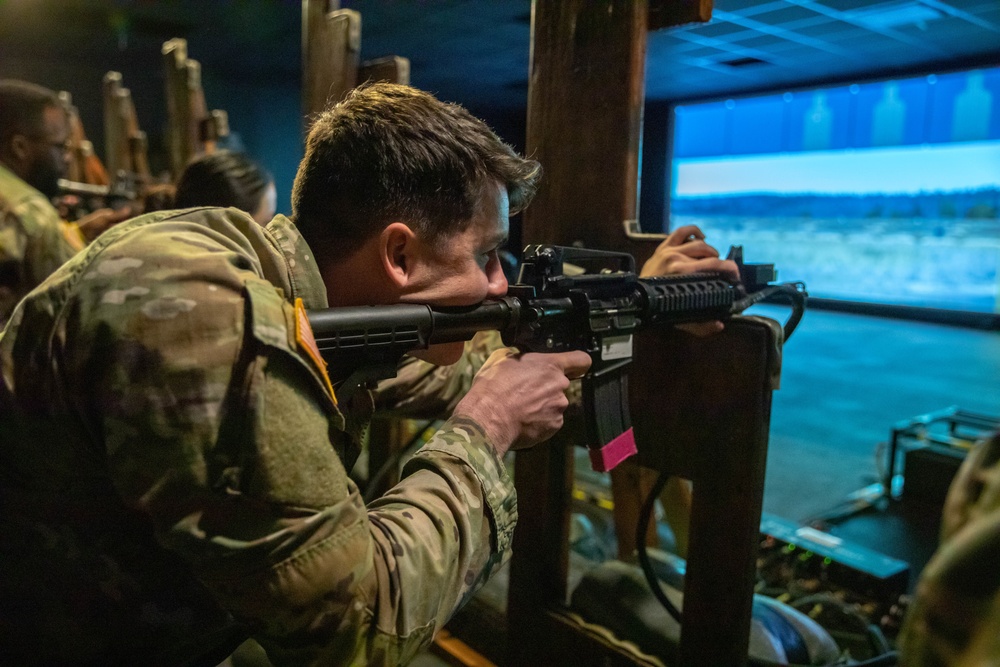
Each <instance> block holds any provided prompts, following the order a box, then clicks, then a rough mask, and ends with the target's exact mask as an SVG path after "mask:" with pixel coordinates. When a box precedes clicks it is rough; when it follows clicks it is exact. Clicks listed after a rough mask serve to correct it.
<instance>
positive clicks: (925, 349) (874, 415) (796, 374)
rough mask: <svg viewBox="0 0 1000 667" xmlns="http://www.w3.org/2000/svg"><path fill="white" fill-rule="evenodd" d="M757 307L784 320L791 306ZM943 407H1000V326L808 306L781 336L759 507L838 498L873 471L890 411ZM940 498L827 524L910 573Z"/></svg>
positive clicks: (791, 509) (928, 544) (900, 413)
mask: <svg viewBox="0 0 1000 667" xmlns="http://www.w3.org/2000/svg"><path fill="white" fill-rule="evenodd" d="M760 310H761V314H767V315H769V316H771V317H774V318H776V319H779V320H783V319H784V317H785V313H787V310H786V309H782V308H780V307H775V306H765V307H761V308H760ZM949 406H958V407H959V408H961V409H963V410H968V411H971V412H977V413H981V414H985V415H992V416H1000V332H996V331H981V330H974V329H962V328H956V327H948V326H942V325H933V324H924V323H919V322H907V321H901V320H890V319H881V318H875V317H865V316H860V315H848V314H844V313H834V312H829V311H816V310H814V311H811V312H807V313H806V315H805V317H804V318H803V320H802V323H801V324H800V325H799V327H798V329H797V330H796V332H795V333H794V335H793V336H792V338H791V340H790V341H788V344H787V345H786V346H785V357H784V365H783V370H782V385H781V389H780V390H779V391H778V392H776V393H775V395H774V405H773V409H772V416H771V442H770V449H769V453H768V461H767V477H766V484H765V490H764V511H765V512H769V513H772V514H776V515H779V516H782V517H785V518H788V519H792V520H795V521H804V520H806V519H808V518H811V517H813V516H816V515H817V514H821V513H823V512H825V511H826V510H828V509H830V508H832V507H834V506H835V505H837V504H838V502H839V501H841V500H842V499H843V498H844V497H845V496H846V495H847V494H849V493H851V492H854V491H856V490H858V489H860V488H862V487H864V486H866V485H869V484H871V483H872V482H875V481H877V480H878V479H879V477H880V476H881V472H882V470H883V469H884V465H885V461H886V453H885V446H884V444H882V445H881V446H880V443H887V442H888V440H889V436H890V433H891V429H892V428H893V426H894V425H895V424H896V423H897V422H900V421H904V420H909V419H911V418H913V417H915V416H917V415H921V414H924V413H928V412H932V411H936V410H940V409H942V408H947V407H949ZM905 497H906V495H905V494H904V498H905ZM938 509H939V508H935V507H933V506H926V505H920V504H916V503H907V502H903V503H898V504H895V505H893V506H891V507H890V508H889V509H888V510H886V511H874V512H865V513H863V514H859V515H858V516H856V517H855V518H852V519H849V520H847V521H846V522H843V523H841V524H840V525H838V526H836V527H833V528H831V532H833V533H834V534H837V535H839V536H841V537H845V538H847V539H850V540H853V541H856V542H858V543H860V544H862V545H863V546H867V547H869V548H872V549H875V550H876V551H881V552H882V553H885V554H887V555H890V556H895V557H897V558H901V559H903V560H907V561H909V562H910V563H911V566H912V568H913V570H914V573H916V572H917V571H919V569H921V568H922V567H923V565H924V563H925V562H926V560H927V558H928V557H929V555H930V552H931V551H932V550H933V547H934V542H935V541H936V529H937V519H938V516H937V512H938ZM928 515H930V516H928Z"/></svg>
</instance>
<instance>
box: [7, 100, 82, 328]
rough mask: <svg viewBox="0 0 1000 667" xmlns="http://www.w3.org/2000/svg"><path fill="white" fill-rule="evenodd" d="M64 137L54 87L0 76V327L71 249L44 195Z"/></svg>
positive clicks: (58, 170) (55, 179)
mask: <svg viewBox="0 0 1000 667" xmlns="http://www.w3.org/2000/svg"><path fill="white" fill-rule="evenodd" d="M68 139H69V123H68V121H67V117H66V113H65V111H64V110H63V107H62V106H61V105H60V102H59V99H58V97H56V95H55V93H53V92H52V91H50V90H47V89H45V88H42V87H40V86H34V85H32V84H28V83H24V82H20V81H0V328H3V325H4V324H5V323H6V321H7V319H8V318H9V317H10V313H11V311H12V310H13V309H14V304H16V303H17V302H18V301H19V300H20V299H21V297H23V296H24V295H25V294H27V293H28V292H29V291H31V289H32V288H34V287H35V286H36V285H38V284H39V283H41V282H42V281H43V280H45V278H46V277H48V275H49V274H50V273H52V272H53V271H55V270H56V269H57V268H59V267H60V266H62V264H63V263H64V262H66V260H68V259H69V258H70V257H72V256H73V255H74V254H75V253H76V250H77V248H74V247H73V246H72V245H71V244H70V242H69V241H68V240H67V239H66V237H65V236H64V234H63V226H62V222H61V220H60V219H59V213H58V212H56V209H55V208H54V207H53V206H52V203H51V201H50V198H51V197H54V196H55V195H56V194H57V193H58V191H59V178H60V177H61V176H62V175H63V173H64V171H65V169H66V159H65V157H66V153H65V151H66V142H67V140H68Z"/></svg>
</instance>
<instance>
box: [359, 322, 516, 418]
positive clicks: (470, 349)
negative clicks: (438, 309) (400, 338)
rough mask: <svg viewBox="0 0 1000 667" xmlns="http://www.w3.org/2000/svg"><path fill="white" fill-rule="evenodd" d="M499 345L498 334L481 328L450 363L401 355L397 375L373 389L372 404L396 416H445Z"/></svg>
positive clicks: (383, 411) (501, 343) (502, 345)
mask: <svg viewBox="0 0 1000 667" xmlns="http://www.w3.org/2000/svg"><path fill="white" fill-rule="evenodd" d="M502 347H504V344H503V341H502V340H501V339H500V334H499V333H497V332H496V331H483V332H480V333H478V334H476V336H475V337H474V338H473V339H472V340H471V341H469V342H467V343H466V344H465V350H464V351H463V353H462V357H461V358H460V359H459V360H458V361H457V362H455V363H454V364H452V365H450V366H436V365H434V364H431V363H428V362H426V361H422V360H420V359H416V358H414V357H410V356H406V357H403V360H402V361H401V362H400V364H399V366H398V368H397V369H396V377H394V378H389V379H387V380H383V381H382V382H380V383H379V385H378V388H377V389H376V390H375V392H374V397H375V407H376V409H377V410H378V411H379V412H382V413H387V414H390V415H392V416H395V417H404V418H409V419H436V418H445V417H447V416H448V415H450V414H451V413H452V411H453V410H454V409H455V406H456V405H457V404H458V402H459V400H461V398H462V397H463V396H465V394H466V393H468V391H469V387H471V386H472V378H473V377H474V376H475V374H476V373H478V372H479V369H480V368H482V367H483V364H484V363H486V360H487V359H488V358H489V356H490V354H492V353H493V351H494V350H499V349H500V348H502Z"/></svg>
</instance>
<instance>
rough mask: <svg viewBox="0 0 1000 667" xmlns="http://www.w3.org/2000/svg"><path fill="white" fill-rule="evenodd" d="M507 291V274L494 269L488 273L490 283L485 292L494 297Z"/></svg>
mask: <svg viewBox="0 0 1000 667" xmlns="http://www.w3.org/2000/svg"><path fill="white" fill-rule="evenodd" d="M506 293H507V276H505V275H504V272H503V271H502V270H496V271H494V272H492V274H490V285H489V289H488V290H487V292H486V294H487V296H489V297H492V298H494V299H496V298H499V297H501V296H503V295H504V294H506Z"/></svg>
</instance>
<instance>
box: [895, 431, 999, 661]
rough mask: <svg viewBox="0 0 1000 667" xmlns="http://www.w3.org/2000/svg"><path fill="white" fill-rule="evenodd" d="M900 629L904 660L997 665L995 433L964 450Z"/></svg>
mask: <svg viewBox="0 0 1000 667" xmlns="http://www.w3.org/2000/svg"><path fill="white" fill-rule="evenodd" d="M941 532H942V535H941V537H942V539H941V546H940V547H938V550H937V552H935V554H934V556H933V557H932V558H931V560H930V562H929V563H928V564H927V566H926V567H925V568H924V570H923V572H922V573H921V575H920V579H919V581H918V582H917V589H916V595H915V600H914V604H913V606H912V607H911V608H910V610H909V613H908V615H907V619H906V622H905V623H904V626H903V631H902V633H901V634H900V638H899V645H900V649H901V655H902V661H901V664H903V665H907V667H942V666H945V665H947V666H949V667H973V666H974V665H975V666H976V667H982V666H985V665H1000V433H998V434H995V435H994V436H993V437H992V438H989V439H987V440H985V441H983V442H981V443H980V444H978V445H977V446H976V447H975V448H974V449H973V450H972V451H971V452H970V453H969V455H968V456H967V457H966V460H965V461H964V462H963V464H962V466H961V468H959V471H958V474H957V475H956V476H955V479H954V481H953V482H952V485H951V487H950V489H949V490H948V496H947V498H946V500H945V506H944V515H943V521H942V529H941Z"/></svg>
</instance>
